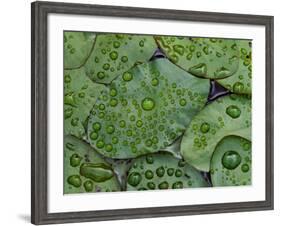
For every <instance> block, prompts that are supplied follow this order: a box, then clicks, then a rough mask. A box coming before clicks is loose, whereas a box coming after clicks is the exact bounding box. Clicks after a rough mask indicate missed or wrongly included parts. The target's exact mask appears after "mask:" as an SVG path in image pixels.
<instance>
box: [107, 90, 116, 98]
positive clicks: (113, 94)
mask: <svg viewBox="0 0 281 226" xmlns="http://www.w3.org/2000/svg"><path fill="white" fill-rule="evenodd" d="M109 94H110V96H112V97H115V96H116V95H117V90H116V89H114V88H111V89H110V92H109Z"/></svg>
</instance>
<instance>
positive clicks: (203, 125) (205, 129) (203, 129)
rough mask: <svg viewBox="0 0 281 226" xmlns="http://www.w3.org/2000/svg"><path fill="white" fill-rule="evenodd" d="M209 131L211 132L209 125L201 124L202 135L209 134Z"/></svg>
mask: <svg viewBox="0 0 281 226" xmlns="http://www.w3.org/2000/svg"><path fill="white" fill-rule="evenodd" d="M209 130H210V125H209V123H207V122H203V123H202V124H201V126H200V131H201V132H202V133H208V132H209Z"/></svg>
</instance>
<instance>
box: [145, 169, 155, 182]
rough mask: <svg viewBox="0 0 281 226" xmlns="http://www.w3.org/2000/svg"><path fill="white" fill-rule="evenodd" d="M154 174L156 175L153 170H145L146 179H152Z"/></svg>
mask: <svg viewBox="0 0 281 226" xmlns="http://www.w3.org/2000/svg"><path fill="white" fill-rule="evenodd" d="M153 176H154V174H153V172H152V171H151V170H147V171H145V178H146V179H149V180H150V179H152V178H153Z"/></svg>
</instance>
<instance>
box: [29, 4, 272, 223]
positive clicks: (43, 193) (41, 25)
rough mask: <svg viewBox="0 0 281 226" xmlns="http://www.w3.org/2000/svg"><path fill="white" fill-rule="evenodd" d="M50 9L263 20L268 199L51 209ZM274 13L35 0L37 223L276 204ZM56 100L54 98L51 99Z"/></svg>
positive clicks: (34, 199) (33, 213) (152, 16)
mask: <svg viewBox="0 0 281 226" xmlns="http://www.w3.org/2000/svg"><path fill="white" fill-rule="evenodd" d="M50 13H56V14H73V15H96V16H109V17H127V18H146V19H165V20H178V21H196V22H212V23H221V22H223V23H229V24H248V25H261V26H264V27H265V34H266V51H265V53H266V56H265V57H266V65H265V67H266V72H265V73H266V77H265V86H266V106H265V111H266V112H265V113H266V120H265V121H266V125H265V126H266V131H265V132H266V137H265V139H266V145H265V147H264V148H265V152H266V158H265V165H266V167H265V175H266V185H265V186H266V187H265V191H266V194H265V197H266V199H265V201H249V202H238V203H223V204H202V205H186V206H169V207H151V208H133V209H117V210H99V211H81V212H64V213H48V206H47V200H48V189H47V155H48V153H47V147H48V139H47V131H48V114H47V112H48V111H47V109H48V98H47V97H48V95H47V90H48V87H47V84H48V83H47V81H48V78H47V64H48V62H47V47H48V43H47V34H48V29H47V25H48V24H47V17H48V14H50ZM273 23H274V18H273V16H261V15H246V14H229V13H214V12H199V11H182V10H167V9H151V8H134V7H120V6H104V5H90V4H73V3H57V2H40V1H39V2H33V3H32V4H31V27H32V29H31V34H32V35H31V37H32V39H31V48H32V50H31V51H32V58H31V68H32V73H31V74H32V77H31V78H32V79H31V83H32V84H31V85H32V92H31V99H32V104H31V112H32V120H31V122H32V124H31V127H32V134H31V137H32V150H31V151H32V152H31V161H32V167H31V170H32V172H31V176H32V181H31V188H32V190H31V222H32V223H33V224H53V223H71V222H87V221H102V220H118V219H132V218H148V217H167V216H180V215H192V214H211V213H228V212H240V211H257V210H272V209H273V201H274V199H273V139H274V137H273V126H274V122H273V120H274V119H273V107H274V106H273V105H274V102H273ZM49 104H51V103H49Z"/></svg>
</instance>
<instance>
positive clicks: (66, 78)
mask: <svg viewBox="0 0 281 226" xmlns="http://www.w3.org/2000/svg"><path fill="white" fill-rule="evenodd" d="M64 82H65V83H70V82H71V77H70V75H65V76H64Z"/></svg>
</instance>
